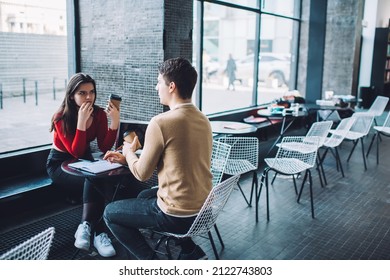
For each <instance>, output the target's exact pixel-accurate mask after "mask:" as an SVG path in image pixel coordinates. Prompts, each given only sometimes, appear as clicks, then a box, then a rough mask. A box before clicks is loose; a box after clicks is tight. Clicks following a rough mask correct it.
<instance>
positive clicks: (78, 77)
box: [50, 73, 96, 135]
mask: <svg viewBox="0 0 390 280" xmlns="http://www.w3.org/2000/svg"><path fill="white" fill-rule="evenodd" d="M85 83H92V84H93V87H94V89H95V101H96V83H95V80H94V79H92V78H91V77H90V76H89V75H86V74H84V73H76V74H74V75H73V76H72V77H71V78H70V80H69V83H68V86H67V87H66V92H65V97H64V100H63V101H62V103H61V105H60V107H59V108H58V110H57V111H56V112H55V113H54V115H53V117H52V118H51V126H50V132H52V131H53V130H54V129H55V126H54V124H55V123H56V122H58V121H59V120H62V121H63V126H62V129H63V131H61V132H62V133H63V134H64V135H72V134H75V132H76V127H77V117H78V108H77V104H76V102H75V101H74V98H73V99H72V97H73V96H74V95H75V93H76V92H77V90H78V88H79V86H80V85H81V84H85ZM93 106H94V107H95V105H93ZM94 109H95V108H94Z"/></svg>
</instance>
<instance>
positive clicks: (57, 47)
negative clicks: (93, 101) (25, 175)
mask: <svg viewBox="0 0 390 280" xmlns="http://www.w3.org/2000/svg"><path fill="white" fill-rule="evenodd" d="M66 18H67V17H66V0H58V1H46V0H9V1H6V2H5V1H1V2H0V21H1V22H0V65H1V67H0V119H1V122H0V131H1V141H0V154H1V153H5V152H10V151H15V150H19V149H24V148H31V147H36V146H41V145H46V144H50V143H51V142H52V136H51V134H50V133H49V128H50V119H51V116H52V114H53V113H54V112H55V110H56V109H57V108H58V107H59V105H60V102H61V101H62V99H63V96H64V88H65V85H66V80H67V76H68V54H67V45H68V44H67V31H66V26H67V25H66Z"/></svg>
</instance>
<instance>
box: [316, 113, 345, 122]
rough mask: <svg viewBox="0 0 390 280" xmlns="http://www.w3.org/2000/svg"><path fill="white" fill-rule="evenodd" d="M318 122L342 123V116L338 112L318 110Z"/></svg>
mask: <svg viewBox="0 0 390 280" xmlns="http://www.w3.org/2000/svg"><path fill="white" fill-rule="evenodd" d="M317 120H318V121H333V122H334V123H338V122H340V121H341V117H340V114H339V112H338V111H337V110H318V111H317Z"/></svg>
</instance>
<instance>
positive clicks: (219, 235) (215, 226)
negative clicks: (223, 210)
mask: <svg viewBox="0 0 390 280" xmlns="http://www.w3.org/2000/svg"><path fill="white" fill-rule="evenodd" d="M214 230H215V232H216V233H217V236H218V239H219V243H221V247H222V248H225V244H224V243H223V241H222V237H221V234H220V233H219V230H218V227H217V224H215V225H214Z"/></svg>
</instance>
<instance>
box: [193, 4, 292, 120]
mask: <svg viewBox="0 0 390 280" xmlns="http://www.w3.org/2000/svg"><path fill="white" fill-rule="evenodd" d="M196 2H197V3H196V4H195V6H194V13H195V17H194V29H195V30H196V31H197V32H196V36H194V61H196V56H197V55H199V54H202V60H201V61H198V64H196V65H197V67H198V70H199V69H200V67H201V66H200V64H201V63H200V62H202V68H201V69H202V77H201V83H200V85H201V86H200V87H199V91H198V92H197V94H198V95H199V98H198V99H197V100H198V101H199V105H200V106H201V109H202V111H203V112H204V113H206V114H213V113H219V112H224V111H229V110H235V109H241V108H246V107H250V106H255V105H260V104H266V103H269V102H272V101H273V100H275V99H278V98H280V97H282V96H283V95H284V94H285V93H286V92H287V91H289V90H293V89H295V86H296V83H295V81H296V68H297V64H296V63H297V62H296V54H297V49H298V31H299V20H298V18H297V19H291V18H286V16H291V17H292V16H294V17H295V16H299V5H300V1H299V0H286V1H268V0H262V1H252V2H250V1H233V0H232V1H219V3H210V2H208V1H207V2H203V1H202V0H199V1H196ZM202 2H203V7H204V8H203V17H202V16H201V15H200V13H199V12H200V9H201V7H202V5H201V4H202ZM222 2H229V3H234V4H240V5H247V6H246V7H247V8H252V6H251V4H250V3H252V4H253V3H261V9H263V10H266V11H267V12H273V13H279V14H280V15H282V16H283V17H281V16H280V15H279V14H274V15H273V14H272V15H271V14H268V13H263V12H262V11H261V10H257V11H256V10H251V9H245V8H244V7H230V6H227V5H224V4H223V3H222ZM197 4H199V5H197ZM197 15H199V16H197ZM199 20H203V30H198V29H199V28H200V26H201V24H200V23H198V21H199ZM198 31H199V32H198ZM198 35H200V38H198ZM200 45H203V49H202V50H200V51H198V50H199V46H200Z"/></svg>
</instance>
